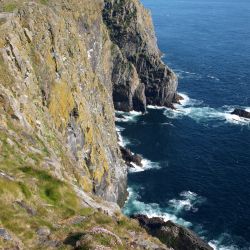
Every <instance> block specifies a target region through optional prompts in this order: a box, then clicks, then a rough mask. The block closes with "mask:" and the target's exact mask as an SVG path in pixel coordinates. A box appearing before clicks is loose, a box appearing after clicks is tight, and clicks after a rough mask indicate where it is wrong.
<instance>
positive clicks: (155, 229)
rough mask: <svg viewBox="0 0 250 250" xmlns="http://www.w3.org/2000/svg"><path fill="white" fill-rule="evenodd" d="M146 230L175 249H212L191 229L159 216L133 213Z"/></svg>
mask: <svg viewBox="0 0 250 250" xmlns="http://www.w3.org/2000/svg"><path fill="white" fill-rule="evenodd" d="M132 218H133V219H136V220H138V221H139V223H140V225H141V226H142V227H143V228H145V229H146V231H147V232H148V233H149V234H151V235H153V236H155V237H157V238H158V239H159V240H160V241H161V242H163V243H164V244H166V245H167V247H170V248H173V249H175V250H191V249H192V250H213V248H212V247H210V246H209V245H208V244H207V243H206V242H205V241H203V240H202V239H201V238H200V237H199V236H198V235H196V234H195V233H194V232H192V231H191V230H189V229H187V228H185V227H183V226H180V225H177V224H175V223H173V222H172V221H166V222H165V221H164V220H163V219H161V218H159V217H153V218H148V217H147V216H146V215H141V214H139V215H133V216H132Z"/></svg>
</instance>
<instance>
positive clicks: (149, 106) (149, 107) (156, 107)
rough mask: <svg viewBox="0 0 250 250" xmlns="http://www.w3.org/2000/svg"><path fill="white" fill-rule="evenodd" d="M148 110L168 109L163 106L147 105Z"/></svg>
mask: <svg viewBox="0 0 250 250" xmlns="http://www.w3.org/2000/svg"><path fill="white" fill-rule="evenodd" d="M147 108H148V109H166V107H162V106H154V105H147Z"/></svg>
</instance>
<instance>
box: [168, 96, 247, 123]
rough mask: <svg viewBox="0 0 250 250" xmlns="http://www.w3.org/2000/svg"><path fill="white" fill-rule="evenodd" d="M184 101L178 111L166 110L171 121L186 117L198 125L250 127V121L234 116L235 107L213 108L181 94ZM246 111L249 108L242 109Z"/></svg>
mask: <svg viewBox="0 0 250 250" xmlns="http://www.w3.org/2000/svg"><path fill="white" fill-rule="evenodd" d="M180 95H181V96H182V97H183V100H181V101H180V103H181V104H177V105H176V110H171V109H166V110H165V111H164V115H165V116H166V117H168V118H170V119H180V118H183V117H185V116H187V117H189V118H191V119H193V120H194V121H196V122H197V123H202V122H203V123H206V122H209V121H219V122H222V123H224V122H228V123H232V124H237V125H250V120H249V119H245V118H242V117H239V116H237V115H232V114H231V113H232V112H233V110H234V109H235V106H223V107H221V108H211V107H209V106H205V105H202V104H203V102H202V101H198V100H196V99H191V98H189V96H188V95H186V94H182V93H181V94H180ZM242 108H243V109H245V110H250V108H249V107H242Z"/></svg>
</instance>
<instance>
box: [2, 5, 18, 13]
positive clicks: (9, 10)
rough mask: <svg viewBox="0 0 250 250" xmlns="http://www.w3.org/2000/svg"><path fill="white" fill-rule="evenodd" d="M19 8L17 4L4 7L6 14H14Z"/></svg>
mask: <svg viewBox="0 0 250 250" xmlns="http://www.w3.org/2000/svg"><path fill="white" fill-rule="evenodd" d="M16 8H17V5H16V4H15V3H9V4H6V5H4V6H3V11H4V12H13V11H14V10H15V9H16Z"/></svg>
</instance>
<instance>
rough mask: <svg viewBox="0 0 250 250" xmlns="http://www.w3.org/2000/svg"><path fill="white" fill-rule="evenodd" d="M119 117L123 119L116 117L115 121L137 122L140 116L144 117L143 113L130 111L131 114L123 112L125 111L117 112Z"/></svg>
mask: <svg viewBox="0 0 250 250" xmlns="http://www.w3.org/2000/svg"><path fill="white" fill-rule="evenodd" d="M115 113H116V115H117V116H119V115H121V116H122V117H121V118H120V117H116V118H115V120H116V121H117V122H136V121H137V120H138V118H139V116H141V115H142V112H137V111H130V112H123V111H116V112H115Z"/></svg>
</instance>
